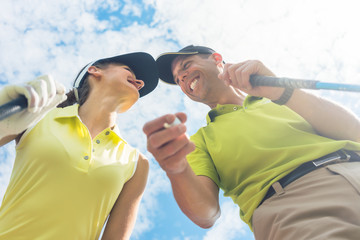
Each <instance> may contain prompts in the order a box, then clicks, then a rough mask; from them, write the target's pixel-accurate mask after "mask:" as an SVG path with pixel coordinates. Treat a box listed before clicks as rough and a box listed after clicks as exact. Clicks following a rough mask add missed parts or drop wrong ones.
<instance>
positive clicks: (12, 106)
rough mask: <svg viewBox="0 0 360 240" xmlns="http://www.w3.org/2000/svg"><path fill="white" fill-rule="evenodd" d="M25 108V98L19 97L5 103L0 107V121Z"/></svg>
mask: <svg viewBox="0 0 360 240" xmlns="http://www.w3.org/2000/svg"><path fill="white" fill-rule="evenodd" d="M25 108H27V99H26V97H25V96H23V95H21V96H20V97H18V98H16V99H14V100H12V101H10V102H8V103H5V104H3V105H1V106H0V121H1V120H3V119H5V118H7V117H9V116H11V115H13V114H15V113H17V112H20V111H21V110H23V109H25Z"/></svg>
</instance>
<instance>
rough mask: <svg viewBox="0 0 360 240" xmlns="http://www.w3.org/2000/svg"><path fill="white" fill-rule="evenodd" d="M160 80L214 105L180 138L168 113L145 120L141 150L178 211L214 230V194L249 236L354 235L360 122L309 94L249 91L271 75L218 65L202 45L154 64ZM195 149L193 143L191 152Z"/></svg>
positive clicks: (358, 216)
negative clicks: (229, 205) (256, 78)
mask: <svg viewBox="0 0 360 240" xmlns="http://www.w3.org/2000/svg"><path fill="white" fill-rule="evenodd" d="M157 64H158V69H159V76H160V79H162V80H163V81H165V82H167V83H170V84H177V85H179V86H180V87H181V90H182V91H183V92H184V93H185V94H186V95H187V96H188V97H189V98H191V99H192V100H194V101H197V102H202V103H204V104H206V105H208V106H209V107H210V108H211V111H210V112H209V113H208V115H207V126H206V127H203V128H201V129H199V130H198V132H197V133H196V134H194V135H193V136H192V137H191V141H190V140H189V139H188V137H187V136H186V134H185V132H186V127H185V125H184V123H185V121H186V115H185V114H184V113H177V114H176V117H178V118H180V119H181V121H182V123H181V124H178V125H176V126H172V127H169V128H165V127H163V126H164V123H171V122H173V121H174V119H175V115H172V114H168V115H165V116H162V117H160V118H158V119H155V120H153V121H151V122H148V123H147V124H145V126H144V132H145V134H146V135H147V138H148V150H149V151H150V152H151V153H152V154H153V155H154V157H155V159H156V160H157V161H158V162H159V164H160V166H161V167H162V169H163V170H164V171H165V172H166V174H167V176H168V177H169V179H170V181H171V185H172V189H173V193H174V196H175V199H176V201H177V203H178V205H179V206H180V208H181V209H182V211H183V212H184V213H185V214H186V215H187V216H188V217H189V218H190V219H191V220H192V221H193V222H194V223H196V224H197V225H199V226H200V227H203V228H208V227H211V226H212V225H213V224H214V222H215V221H216V219H217V218H218V217H219V216H220V208H219V197H218V195H219V188H221V189H222V190H223V191H224V195H225V196H230V197H231V198H232V199H233V201H234V202H235V203H236V204H238V205H239V207H240V217H241V218H242V219H243V220H244V221H245V222H246V223H247V224H249V226H250V228H251V229H252V230H253V231H254V234H255V238H256V239H297V240H299V239H335V238H336V239H339V238H341V239H357V238H358V236H360V204H359V202H360V196H359V193H360V177H359V176H360V174H359V171H360V157H359V155H358V154H357V153H356V152H360V143H359V142H360V121H359V119H358V118H357V117H356V116H355V115H354V114H352V113H351V112H349V111H347V110H346V109H344V108H342V107H340V106H339V105H337V104H335V103H333V102H330V101H328V100H325V99H322V98H320V97H318V96H316V95H313V94H311V93H309V92H306V91H303V90H299V89H295V90H294V89H291V88H286V89H284V88H275V87H263V86H261V87H252V86H251V84H250V82H249V77H250V75H253V74H258V75H268V76H274V74H273V73H272V72H271V71H270V70H269V69H267V68H266V67H265V66H264V65H263V64H262V63H261V62H259V61H246V62H241V63H238V64H224V62H223V59H222V56H221V55H220V54H219V53H217V52H215V51H214V50H212V49H210V48H207V47H203V46H193V45H190V46H187V47H185V48H183V49H181V50H180V51H179V52H175V53H165V54H162V55H161V56H160V57H159V58H158V59H157ZM194 145H195V146H194Z"/></svg>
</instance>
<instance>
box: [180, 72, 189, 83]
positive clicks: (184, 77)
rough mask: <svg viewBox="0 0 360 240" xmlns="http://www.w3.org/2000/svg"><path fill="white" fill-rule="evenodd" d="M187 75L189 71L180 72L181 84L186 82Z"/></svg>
mask: <svg viewBox="0 0 360 240" xmlns="http://www.w3.org/2000/svg"><path fill="white" fill-rule="evenodd" d="M187 75H188V72H187V71H180V72H179V80H180V82H184V81H185V79H186V77H187Z"/></svg>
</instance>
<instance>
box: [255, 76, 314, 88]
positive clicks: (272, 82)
mask: <svg viewBox="0 0 360 240" xmlns="http://www.w3.org/2000/svg"><path fill="white" fill-rule="evenodd" d="M317 82H318V81H316V80H302V79H291V78H278V77H269V76H261V75H251V76H250V83H251V85H252V86H272V87H289V88H307V89H317V88H316V83H317Z"/></svg>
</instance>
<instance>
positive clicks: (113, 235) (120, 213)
mask: <svg viewBox="0 0 360 240" xmlns="http://www.w3.org/2000/svg"><path fill="white" fill-rule="evenodd" d="M148 172H149V162H148V160H147V159H146V158H145V157H144V156H143V155H141V154H140V155H139V160H138V164H137V168H136V171H135V173H134V176H133V177H132V178H131V179H130V180H129V181H128V182H127V183H125V185H124V187H123V189H122V191H121V193H120V195H119V197H118V199H117V200H116V202H115V205H114V207H113V209H112V210H111V213H110V217H109V219H108V222H107V224H106V228H105V231H104V234H103V237H102V239H103V240H109V239H129V238H130V235H131V232H132V230H133V228H134V225H135V221H136V216H137V212H138V208H139V204H140V201H141V198H142V195H143V193H144V190H145V186H146V182H147V178H148Z"/></svg>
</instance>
